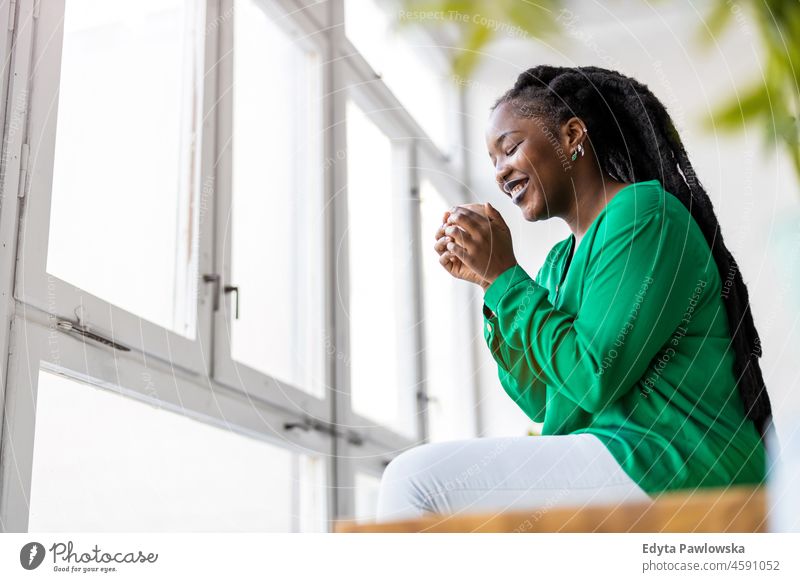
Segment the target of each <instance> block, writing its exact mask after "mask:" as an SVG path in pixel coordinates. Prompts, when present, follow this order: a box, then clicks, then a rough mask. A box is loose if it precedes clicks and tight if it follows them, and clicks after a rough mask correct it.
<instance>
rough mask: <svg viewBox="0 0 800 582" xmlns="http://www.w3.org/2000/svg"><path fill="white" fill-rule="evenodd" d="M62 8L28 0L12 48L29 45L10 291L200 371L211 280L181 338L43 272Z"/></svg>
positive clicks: (204, 244) (210, 73)
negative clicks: (29, 30)
mask: <svg viewBox="0 0 800 582" xmlns="http://www.w3.org/2000/svg"><path fill="white" fill-rule="evenodd" d="M29 1H31V2H33V0H29ZM18 4H19V10H20V15H22V14H23V11H24V10H25V9H26V7H27V4H28V1H26V0H21V1H20V2H18ZM206 4H207V11H206V27H208V26H210V25H211V23H213V22H214V21H215V19H216V10H215V5H214V2H212V1H208V2H207V3H206ZM64 10H65V0H52V1H49V2H47V3H39V2H33V6H32V7H31V17H32V19H31V21H30V22H32V23H33V25H34V26H35V28H36V32H35V34H34V35H33V36H32V38H29V39H25V40H28V41H29V43H30V44H19V43H18V44H17V48H16V50H17V51H18V52H20V53H22V52H25V53H28V51H31V53H30V54H31V57H30V62H29V63H26V64H27V65H28V67H27V69H28V70H27V71H26V72H28V73H29V74H30V85H29V87H28V96H29V100H30V101H29V104H28V106H27V132H26V142H25V144H24V145H23V148H22V149H21V151H20V157H21V165H22V166H23V171H22V172H21V175H20V181H21V184H20V195H21V197H22V199H23V203H22V210H21V212H22V217H21V227H20V233H19V252H18V257H19V264H18V266H17V271H16V284H15V286H14V297H15V298H16V299H17V300H18V301H20V302H21V303H23V304H24V305H25V306H26V308H27V309H30V310H37V311H41V312H43V313H47V314H49V315H51V316H53V317H57V318H58V319H59V320H63V321H68V322H72V323H74V324H78V325H80V326H82V327H84V328H89V329H90V330H91V331H93V332H94V333H98V334H99V335H101V336H103V337H105V338H107V339H109V340H112V341H114V342H116V343H118V344H121V345H123V346H125V347H128V348H130V349H133V350H136V351H139V352H144V353H147V354H149V355H150V356H151V357H154V358H160V359H162V360H166V361H169V362H170V363H171V364H172V365H174V366H177V367H180V368H183V369H185V370H188V371H191V372H194V373H197V374H205V373H207V368H208V361H209V358H208V356H207V354H208V353H209V351H208V346H209V345H210V341H209V340H210V334H211V313H210V306H211V299H212V297H211V293H212V292H213V286H209V285H202V284H198V287H197V289H198V293H197V307H196V309H197V314H196V317H197V319H196V321H197V326H196V337H195V338H194V339H189V338H187V337H185V336H183V335H180V334H178V333H175V332H173V331H172V330H169V329H167V328H164V327H162V326H160V325H158V324H156V323H152V322H150V321H148V320H145V319H143V318H141V317H139V316H138V315H135V314H133V313H130V312H128V311H126V310H125V309H122V308H120V307H117V306H115V305H112V304H111V303H109V302H108V301H106V300H104V299H102V298H99V297H96V296H95V295H93V294H91V293H89V292H87V291H85V290H83V289H79V288H77V287H76V286H74V285H72V284H70V283H68V282H65V281H62V280H61V279H59V278H58V277H56V276H54V275H51V274H49V273H47V249H48V239H49V231H50V208H51V199H52V196H51V194H52V185H53V165H54V157H55V142H56V124H57V116H58V99H57V96H58V93H59V91H58V90H59V83H60V77H61V51H62V44H63V43H62V41H63V35H64V30H63V25H64ZM20 22H23V23H24V25H25V26H30V25H31V24H30V23H28V22H25V21H22V20H21V21H20ZM214 39H215V37H214V35H209V36H208V41H209V42H207V43H206V46H205V62H204V71H205V79H204V91H205V92H206V95H207V96H210V95H213V88H214V87H215V84H216V82H215V77H214V75H215V72H216V69H215V67H214V64H215V63H216V60H217V58H216V54H217V53H216V43H215V42H214ZM20 40H22V39H20ZM213 107H214V102H213V100H211V99H204V100H203V108H204V109H203V117H202V119H203V128H202V130H203V136H202V146H201V156H202V159H201V169H200V177H201V178H200V183H201V184H206V183H211V184H213V183H214V175H213V158H212V151H213V144H214V139H215V136H214V124H213V123H211V120H213ZM26 166H27V170H25V167H26ZM198 198H199V196H198ZM199 228H200V232H199V249H198V253H199V257H198V271H199V274H200V276H202V274H203V273H208V272H210V270H211V258H212V257H211V225H210V224H209V223H208V222H204V221H200V224H199ZM98 244H113V241H98Z"/></svg>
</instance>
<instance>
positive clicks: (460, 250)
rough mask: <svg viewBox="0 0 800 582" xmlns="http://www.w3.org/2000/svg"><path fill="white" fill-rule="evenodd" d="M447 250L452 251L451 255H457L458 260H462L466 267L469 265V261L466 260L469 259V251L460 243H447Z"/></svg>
mask: <svg viewBox="0 0 800 582" xmlns="http://www.w3.org/2000/svg"><path fill="white" fill-rule="evenodd" d="M447 250H448V251H450V253H451V254H453V255H455V256H456V258H459V259H461V261H462V262H463V263H464V264H465V265H466V264H467V261H466V260H465V259H466V257H467V251H466V249H465V248H464V247H462V246H461V245H459V244H458V243H455V242H449V243H447Z"/></svg>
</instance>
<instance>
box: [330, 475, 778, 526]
mask: <svg viewBox="0 0 800 582" xmlns="http://www.w3.org/2000/svg"><path fill="white" fill-rule="evenodd" d="M766 507H767V503H766V490H765V488H764V487H756V488H753V487H741V486H737V487H729V488H724V489H697V490H684V491H673V492H669V493H664V494H662V495H660V496H658V497H657V498H655V499H654V500H653V501H648V502H644V503H638V502H637V503H626V504H612V505H595V506H590V507H579V506H576V507H553V508H541V509H534V510H530V511H514V512H509V513H498V514H488V513H487V514H472V515H464V514H462V515H435V516H427V517H424V518H420V519H414V520H406V521H397V522H386V523H355V522H339V523H337V524H336V526H335V529H334V531H336V532H339V533H353V532H431V533H433V532H438V533H443V532H461V533H466V532H481V533H501V532H509V533H510V532H533V533H537V532H538V533H543V532H559V533H588V532H604V533H612V532H613V533H620V532H636V533H645V532H661V533H686V532H697V533H712V532H765V531H766V525H767V524H766V514H767V511H766Z"/></svg>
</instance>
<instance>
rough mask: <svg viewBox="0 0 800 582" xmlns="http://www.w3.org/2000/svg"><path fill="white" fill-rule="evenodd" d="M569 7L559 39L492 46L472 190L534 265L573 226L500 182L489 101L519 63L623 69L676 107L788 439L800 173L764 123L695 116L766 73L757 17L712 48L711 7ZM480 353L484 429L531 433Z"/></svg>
mask: <svg viewBox="0 0 800 582" xmlns="http://www.w3.org/2000/svg"><path fill="white" fill-rule="evenodd" d="M662 4H663V5H662ZM697 4H698V3H695V5H697ZM702 4H703V5H706V4H707V3H706V2H703V3H702ZM569 9H570V10H571V11H572V13H573V19H572V24H571V25H569V26H567V27H566V29H567V31H568V32H567V36H566V37H565V42H559V46H557V47H556V46H553V45H552V44H548V43H545V42H539V41H532V40H525V39H519V38H517V39H514V38H508V37H506V38H503V39H502V40H501V41H499V42H498V43H496V44H493V45H492V46H490V47H489V48H488V49H487V50H486V55H485V57H484V59H483V61H482V64H481V67H480V69H479V71H478V72H477V74H476V76H475V78H474V80H473V81H471V82H470V83H468V95H467V102H468V111H467V113H468V118H469V119H470V123H471V127H470V129H469V131H468V135H469V144H468V147H469V150H470V151H469V158H468V159H469V162H468V166H469V169H470V173H471V180H472V182H471V183H472V186H473V189H474V192H473V194H472V197H473V198H474V199H475V200H479V201H484V200H488V201H489V202H491V203H492V204H496V206H497V208H498V209H499V210H500V211H501V212H502V213H503V216H504V217H505V218H506V220H507V221H508V222H509V224H510V226H511V229H512V231H513V233H514V247H515V250H516V253H517V258H518V260H519V261H520V263H521V264H522V265H523V266H524V267H525V268H526V269H527V270H528V272H529V273H531V274H532V275H533V274H534V273H535V272H536V271H537V270H538V268H539V266H540V265H541V264H542V262H543V260H544V257H545V255H546V253H547V251H548V250H549V249H550V248H551V247H552V245H553V244H555V243H556V242H558V241H559V240H561V239H563V238H565V237H567V236H568V235H569V229H568V228H567V226H566V224H565V223H564V222H563V221H561V220H560V219H553V220H549V221H546V222H542V223H538V224H533V223H525V222H524V221H523V220H522V219H521V218H520V216H519V211H518V210H517V209H516V208H515V207H514V206H513V205H512V204H511V202H510V201H509V200H508V199H506V198H505V197H504V196H502V195H501V194H500V193H499V192H498V191H497V189H496V187H495V185H494V172H493V168H492V166H491V163H490V162H489V159H488V155H487V152H486V147H485V145H484V129H485V122H486V119H487V116H488V108H489V106H490V105H491V103H492V102H493V100H494V99H495V98H496V97H497V96H499V95H500V94H501V93H502V92H503V91H505V90H506V89H508V88H509V87H510V86H511V85H512V84H513V83H514V80H515V79H516V76H517V75H518V74H519V73H521V72H522V71H524V70H525V69H527V68H529V67H532V66H535V65H537V64H543V63H547V64H553V65H560V66H578V65H596V66H601V67H606V68H611V69H617V70H619V71H620V72H621V73H623V74H626V75H630V76H633V77H635V78H637V79H638V80H640V81H642V82H644V83H645V84H647V85H648V86H649V87H650V89H651V90H652V91H653V92H654V93H655V94H656V95H657V96H658V97H659V98H660V99H661V100H662V102H663V103H664V104H665V105H666V106H667V109H668V110H669V112H670V114H671V115H672V116H673V119H674V120H675V122H676V125H677V126H678V129H679V131H680V132H681V135H682V137H683V141H684V144H685V145H686V148H687V151H688V153H689V156H690V159H691V161H692V163H693V164H694V167H695V169H696V171H697V175H698V177H699V179H700V181H701V182H702V183H703V185H704V186H705V189H706V191H707V192H708V193H709V196H711V198H712V200H713V202H714V205H715V208H716V212H717V215H718V216H719V219H720V223H721V225H722V229H723V235H724V236H725V237H726V242H727V245H728V248H729V249H731V252H732V253H733V254H734V257H735V258H736V260H737V261H738V262H739V265H740V267H741V269H742V272H743V274H744V278H745V282H746V283H747V285H748V288H749V290H750V295H751V301H752V308H753V313H754V317H755V321H756V326H757V329H758V330H759V333H760V334H761V339H762V345H763V349H764V357H763V358H762V359H761V366H762V370H763V371H764V376H765V380H766V383H767V387H768V389H769V391H770V395H771V399H772V403H773V408H774V411H775V412H774V416H775V423H776V426H777V429H778V435H779V437H780V438H781V439H782V440H783V438H784V437H786V436H788V434H789V432H788V431H790V430H791V431H794V430H795V427H794V426H793V425H794V424H796V421H794V418H796V416H795V415H796V412H797V411H799V410H800V392H798V391H797V390H796V388H797V386H798V377H799V376H798V372H797V366H796V360H797V356H798V349H797V345H798V342H799V341H800V330H799V329H798V325H797V324H798V312H800V298H798V294H797V293H796V292H795V289H796V287H795V286H793V285H792V282H794V283H798V282H800V246H798V244H799V243H800V238H799V237H798V234H796V233H797V225H798V223H799V222H800V187H799V186H798V179H797V177H796V176H795V175H794V174H793V171H792V168H791V165H790V162H789V159H788V156H787V155H786V154H785V153H784V152H783V151H778V152H776V149H775V145H774V144H772V145H770V146H767V147H766V149H765V148H764V147H762V143H763V142H762V138H761V134H760V128H757V127H751V128H748V129H747V130H746V132H741V133H738V134H733V135H729V134H722V133H718V134H714V133H709V132H707V131H704V130H702V129H701V128H700V125H699V123H698V121H697V120H698V118H699V117H700V116H702V115H703V114H705V113H707V112H708V111H710V110H711V109H712V108H713V106H714V105H715V104H716V103H717V102H718V99H719V98H721V97H724V96H726V95H733V94H736V92H737V91H741V90H742V88H743V86H744V85H743V82H744V81H746V80H748V79H752V78H754V77H755V78H758V77H759V76H760V75H761V68H762V66H763V62H762V61H761V58H760V52H761V51H760V49H759V41H758V37H757V35H756V32H755V26H754V24H750V23H748V22H747V21H746V20H744V21H742V22H735V24H734V26H733V29H732V30H729V31H728V33H727V34H726V35H725V36H724V37H721V38H717V39H715V41H714V42H712V46H711V47H710V49H709V50H708V51H703V50H701V49H700V48H699V45H698V44H697V43H696V42H695V40H694V39H695V33H696V31H697V29H698V28H699V27H701V26H702V19H701V15H700V13H699V12H696V11H695V9H694V8H692V7H691V6H690V5H689V4H688V3H687V4H681V5H678V6H677V7H676V6H675V5H674V4H672V3H656V8H653V7H651V6H647V5H646V4H645V3H642V2H638V1H635V0H625V1H617V2H612V3H609V4H608V5H607V6H605V7H602V6H598V5H594V4H590V3H578V2H572V3H571V4H570V5H569ZM656 9H657V11H656ZM702 12H704V11H702ZM565 22H566V21H565ZM746 27H749V29H750V30H751V31H752V32H751V34H749V35H748V30H747V28H746ZM792 229H794V232H792ZM792 279H793V280H792ZM480 351H481V354H482V355H483V356H484V359H483V360H481V364H482V365H481V370H480V374H481V379H482V391H483V401H482V402H483V405H484V409H483V411H482V414H483V418H482V425H483V434H485V435H499V434H522V433H524V431H525V430H526V429H527V428H528V427H530V426H533V424H532V423H530V422H529V421H528V420H527V418H526V417H525V416H524V415H523V414H522V413H521V412H520V411H519V410H518V409H517V408H516V406H515V405H514V404H513V403H512V402H511V401H510V399H509V398H508V397H507V396H506V395H505V394H504V393H503V389H502V387H501V386H500V383H499V381H498V380H497V374H496V369H495V366H494V362H493V361H492V360H491V357H490V355H489V352H488V350H487V349H485V346H484V349H483V350H480Z"/></svg>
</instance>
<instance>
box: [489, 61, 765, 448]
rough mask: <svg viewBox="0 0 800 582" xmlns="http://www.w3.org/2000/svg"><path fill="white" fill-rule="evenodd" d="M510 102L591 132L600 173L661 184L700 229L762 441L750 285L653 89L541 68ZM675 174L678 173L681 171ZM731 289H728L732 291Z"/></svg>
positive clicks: (605, 75) (606, 76)
mask: <svg viewBox="0 0 800 582" xmlns="http://www.w3.org/2000/svg"><path fill="white" fill-rule="evenodd" d="M501 103H509V105H510V107H511V108H512V111H513V112H514V113H515V114H516V115H518V116H520V117H539V118H541V119H543V120H544V121H545V123H549V124H550V125H551V129H553V130H554V131H555V130H556V129H557V128H559V127H560V125H561V124H562V123H564V122H565V121H567V120H568V119H569V118H571V117H572V116H578V117H580V118H581V119H582V120H583V121H584V123H585V124H586V126H587V127H588V128H589V129H590V132H589V134H588V135H589V136H594V138H593V139H592V148H593V149H594V151H595V155H596V159H597V161H598V163H599V165H600V168H601V169H602V170H603V171H604V172H606V173H607V174H608V175H610V176H611V177H612V178H614V179H615V180H617V181H621V182H638V181H648V180H652V179H656V178H658V180H659V181H660V182H661V184H662V185H663V186H664V189H665V190H667V191H668V192H670V193H671V194H672V195H674V196H676V197H677V198H678V199H679V200H680V201H681V202H682V203H683V205H684V206H685V207H686V208H687V209H688V210H689V213H690V214H691V215H692V217H693V218H694V220H695V221H696V222H697V224H698V225H699V227H700V229H701V231H702V232H703V235H704V236H705V239H706V241H707V242H708V245H709V247H710V248H711V250H712V253H713V256H714V260H715V261H716V264H717V269H718V270H719V273H720V277H721V279H722V281H723V282H724V283H723V290H722V293H721V294H722V297H723V303H724V304H725V309H726V311H727V314H728V323H729V325H730V330H731V337H732V344H733V348H734V353H735V361H734V373H735V376H736V381H737V384H738V386H739V394H740V396H741V398H742V402H743V403H744V408H745V414H746V416H747V418H749V419H751V420H752V421H753V422H754V423H755V426H756V428H757V429H758V431H759V433H760V435H761V437H762V438H764V436H765V431H766V427H767V425H768V421H769V419H770V418H771V414H772V410H771V405H770V401H769V396H768V394H767V390H766V387H765V386H764V379H763V377H762V374H761V367H760V366H759V363H758V358H760V357H761V340H760V339H759V337H758V332H757V331H756V328H755V324H754V323H753V316H752V313H751V311H750V300H749V296H748V293H747V286H746V285H745V284H744V281H743V279H742V274H741V272H740V270H739V266H738V265H737V264H736V261H735V260H734V258H733V256H732V255H731V253H730V251H729V250H728V249H727V247H726V246H725V243H724V241H723V239H722V232H721V230H720V225H719V222H718V221H717V216H716V214H715V213H714V208H713V206H712V204H711V200H710V199H709V197H708V194H706V192H705V190H704V189H703V186H702V185H701V184H700V181H699V180H698V179H697V176H696V175H695V172H694V169H693V168H692V164H691V163H690V162H689V157H688V156H687V154H686V150H685V149H684V147H683V143H682V142H681V139H680V136H679V135H678V132H677V130H676V129H675V126H674V125H673V123H672V119H671V118H670V116H669V114H668V113H667V111H666V109H665V107H664V105H662V103H661V102H660V101H659V100H658V98H656V96H655V95H653V93H652V92H651V91H650V89H649V88H648V87H647V86H646V85H644V84H642V83H640V82H638V81H636V80H635V79H632V78H630V77H626V76H625V75H622V74H620V73H619V72H617V71H612V70H608V69H603V68H600V67H554V66H549V65H541V66H538V67H533V68H531V69H528V70H527V71H525V72H524V73H522V74H521V75H520V76H519V77H518V78H517V81H516V83H515V84H514V86H513V87H512V88H511V89H509V90H508V91H507V92H506V93H504V94H503V95H501V96H500V98H499V99H498V100H497V101H496V102H495V104H494V105H493V106H492V110H494V109H495V108H496V107H497V106H499V105H500V104H501ZM675 170H678V171H677V172H676V171H675ZM729 284H730V286H728V285H729Z"/></svg>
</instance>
